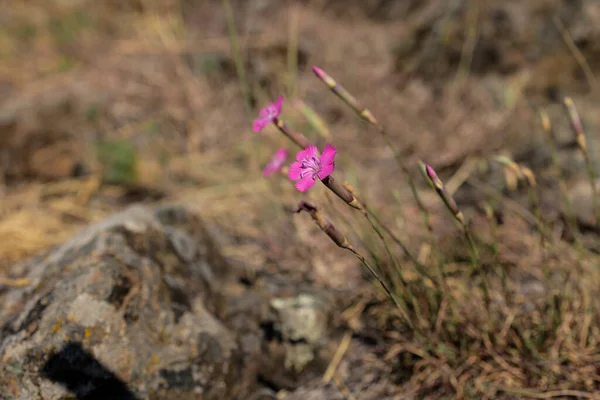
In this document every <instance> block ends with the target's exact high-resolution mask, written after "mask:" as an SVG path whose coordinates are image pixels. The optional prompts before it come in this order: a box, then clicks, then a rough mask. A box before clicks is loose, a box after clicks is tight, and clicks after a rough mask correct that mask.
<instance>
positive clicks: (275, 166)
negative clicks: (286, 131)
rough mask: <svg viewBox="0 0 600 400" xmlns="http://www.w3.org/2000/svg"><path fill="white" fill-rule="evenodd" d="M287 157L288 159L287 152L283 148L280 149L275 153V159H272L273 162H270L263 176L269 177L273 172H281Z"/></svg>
mask: <svg viewBox="0 0 600 400" xmlns="http://www.w3.org/2000/svg"><path fill="white" fill-rule="evenodd" d="M286 157H287V150H286V149H283V148H281V149H278V150H277V151H276V152H275V154H274V155H273V157H272V158H271V161H269V163H268V164H267V166H266V167H265V169H264V170H263V175H264V176H268V175H271V174H272V173H273V172H275V171H277V170H279V169H280V168H281V166H282V165H283V162H284V161H285V159H286Z"/></svg>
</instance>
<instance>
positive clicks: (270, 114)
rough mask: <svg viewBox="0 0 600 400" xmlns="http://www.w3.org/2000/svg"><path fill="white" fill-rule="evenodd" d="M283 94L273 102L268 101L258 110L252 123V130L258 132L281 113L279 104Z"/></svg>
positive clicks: (281, 101)
mask: <svg viewBox="0 0 600 400" xmlns="http://www.w3.org/2000/svg"><path fill="white" fill-rule="evenodd" d="M282 103H283V96H281V97H279V98H278V99H277V101H276V102H275V103H269V104H268V105H267V106H266V107H265V108H263V109H262V110H260V112H259V114H258V118H256V119H255V120H254V123H253V124H252V130H253V131H254V132H256V133H258V132H260V131H261V130H262V129H263V128H264V127H265V126H267V125H269V124H270V123H271V122H273V121H274V120H275V118H277V117H279V114H281V104H282Z"/></svg>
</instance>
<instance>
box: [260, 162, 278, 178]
mask: <svg viewBox="0 0 600 400" xmlns="http://www.w3.org/2000/svg"><path fill="white" fill-rule="evenodd" d="M277 169H278V168H277V167H276V166H274V165H273V164H268V165H267V166H266V167H265V169H263V171H262V174H263V176H269V175H271V174H272V173H273V172H275V171H277Z"/></svg>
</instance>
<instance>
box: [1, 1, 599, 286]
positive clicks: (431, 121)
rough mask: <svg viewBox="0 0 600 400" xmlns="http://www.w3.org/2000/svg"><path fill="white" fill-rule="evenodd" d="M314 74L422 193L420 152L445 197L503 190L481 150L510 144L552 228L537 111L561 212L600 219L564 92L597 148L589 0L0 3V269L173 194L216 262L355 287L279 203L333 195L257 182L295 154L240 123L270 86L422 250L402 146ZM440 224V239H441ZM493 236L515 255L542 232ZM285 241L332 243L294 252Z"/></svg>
mask: <svg viewBox="0 0 600 400" xmlns="http://www.w3.org/2000/svg"><path fill="white" fill-rule="evenodd" d="M313 65H318V66H320V67H321V68H323V69H324V70H326V71H327V72H328V73H329V74H330V75H331V76H333V77H334V78H335V79H336V80H337V81H338V82H340V83H341V84H343V85H344V86H345V87H346V88H347V89H348V90H349V91H350V92H352V93H353V94H354V95H356V97H357V98H358V99H360V101H361V102H362V103H363V104H365V105H366V106H367V107H368V108H369V109H370V110H371V111H372V112H373V113H374V114H375V115H376V116H377V118H378V119H379V120H380V121H381V122H382V123H383V124H384V125H385V126H387V127H388V131H389V134H390V137H391V139H392V141H393V142H394V144H395V145H396V146H397V147H398V148H399V149H400V150H401V154H402V155H403V157H404V159H405V161H406V163H407V164H408V165H409V167H410V168H411V170H412V171H413V172H414V175H415V179H417V180H418V181H419V185H420V187H421V186H422V188H425V185H424V183H423V184H422V183H421V180H420V179H419V178H420V177H419V176H418V173H417V169H416V165H417V162H418V161H419V160H421V159H422V160H425V161H426V162H428V163H429V164H431V165H432V166H434V167H435V168H436V170H437V171H438V173H439V174H440V175H441V176H442V177H443V178H444V179H449V180H450V181H449V182H450V183H451V185H453V186H454V188H455V189H458V188H459V187H462V185H463V183H464V181H465V179H466V178H464V177H463V178H461V176H462V175H461V174H464V173H466V174H467V175H469V174H474V175H476V176H478V178H479V180H480V181H482V182H485V183H488V184H490V185H493V186H494V187H495V188H497V189H498V190H500V191H504V193H507V192H506V190H508V189H510V188H507V183H506V182H505V176H504V175H503V174H502V171H501V170H493V169H489V168H483V167H482V168H480V167H479V166H478V165H477V163H476V162H474V161H473V160H475V159H477V158H480V157H490V156H492V155H496V154H500V153H502V154H507V155H510V156H511V157H512V158H513V159H514V160H515V161H517V162H520V163H523V164H524V165H526V166H528V167H529V168H531V169H532V170H533V172H534V173H535V174H536V176H537V177H538V180H539V183H540V186H541V191H542V203H543V204H542V205H543V209H544V210H546V211H547V212H548V213H549V214H548V215H549V217H548V218H550V219H552V218H556V219H560V218H561V217H560V215H559V214H560V212H559V211H558V209H559V208H560V207H559V205H558V201H559V200H558V196H557V195H556V185H554V184H553V182H554V181H553V179H554V175H553V174H552V171H551V166H552V163H551V155H550V153H549V151H548V149H547V146H546V143H547V141H546V138H545V137H544V132H543V131H542V129H541V125H540V122H539V114H538V113H539V111H540V109H545V110H546V111H547V112H548V114H549V115H550V118H551V120H552V123H553V126H554V129H555V133H556V136H557V141H558V145H559V148H560V160H559V161H560V165H561V167H562V168H563V171H564V173H565V179H566V182H567V186H568V188H569V189H570V191H569V192H570V193H571V195H572V196H573V199H572V200H573V201H574V202H575V205H576V206H575V208H574V211H575V213H576V214H577V217H578V218H579V220H580V221H584V222H585V221H589V220H590V219H591V218H592V216H591V205H590V204H591V193H590V191H589V184H588V183H587V180H586V179H587V178H586V175H585V168H584V165H583V161H582V159H581V157H580V155H579V153H578V151H577V148H576V145H575V142H574V136H573V134H572V132H571V131H570V128H569V125H568V120H567V117H566V116H565V114H564V110H563V106H562V104H561V102H562V99H563V97H564V96H571V97H572V98H573V99H574V100H575V103H576V104H577V107H578V109H579V112H580V114H581V115H582V118H583V120H584V124H585V127H586V132H587V135H588V142H589V143H588V145H589V149H590V154H591V155H592V160H594V159H598V158H600V157H599V156H600V152H599V150H600V141H599V139H600V138H599V137H598V134H597V127H598V122H599V120H598V119H599V118H600V113H598V112H597V111H596V106H597V104H598V103H597V101H598V90H597V89H598V83H597V80H596V75H597V73H598V69H599V68H600V2H598V1H594V0H588V1H586V0H530V1H522V0H397V1H394V0H391V1H390V0H360V1H355V0H298V1H293V0H288V1H281V0H106V1H91V0H39V1H38V0H26V1H10V0H0V195H1V197H0V199H1V200H0V274H8V273H10V267H11V266H12V265H14V264H15V263H16V262H17V261H19V260H23V259H25V258H27V257H30V256H32V255H35V254H38V253H39V252H40V251H43V250H45V249H49V248H51V247H52V246H53V245H55V244H58V243H61V242H62V241H64V240H65V239H66V238H68V237H70V236H72V235H73V234H74V233H75V232H77V231H79V230H80V229H81V228H83V227H85V226H87V225H89V224H90V223H93V222H96V221H99V220H101V219H103V218H104V217H106V216H108V215H110V214H113V213H114V212H116V211H118V210H120V209H122V208H124V207H126V206H128V205H130V204H134V203H149V204H155V203H159V202H170V201H177V202H184V203H186V204H188V205H189V207H191V208H192V209H193V210H196V211H197V212H198V213H199V214H200V215H201V217H203V218H205V219H209V220H211V221H217V222H218V223H219V225H220V226H221V227H222V229H223V230H224V231H226V235H225V236H226V237H227V238H228V239H227V240H226V242H227V243H226V244H223V252H224V253H225V254H226V255H227V256H228V257H229V258H230V259H232V260H234V261H235V260H237V261H238V262H239V263H241V264H243V265H244V268H248V269H250V270H251V271H254V272H253V273H256V271H258V270H260V269H261V268H264V267H265V265H272V264H273V265H274V264H277V267H276V268H279V269H278V271H280V272H281V271H286V270H287V271H294V273H301V274H305V277H304V278H305V279H306V280H307V281H309V282H312V281H314V282H318V283H319V284H322V285H325V286H331V287H338V288H348V287H352V286H353V285H358V280H356V279H355V280H353V279H352V278H351V277H358V276H359V275H360V273H359V272H357V271H359V270H358V269H357V268H355V267H352V268H350V267H348V265H352V266H355V264H356V262H355V261H354V260H353V259H352V258H351V256H348V257H347V258H345V255H344V254H341V253H335V252H331V248H332V244H331V243H329V242H325V241H324V240H321V239H322V236H320V235H321V234H320V233H315V232H316V231H315V227H314V226H312V224H311V222H310V221H304V219H298V218H294V219H292V218H291V217H290V216H289V214H288V213H287V212H286V210H287V209H288V208H289V207H290V206H293V205H294V204H297V202H298V201H299V200H300V199H301V198H306V197H308V198H309V199H311V198H312V199H315V198H317V199H319V201H321V203H324V204H329V203H326V202H327V201H328V200H330V199H326V198H325V197H323V196H324V195H323V194H322V193H317V192H320V191H318V190H313V191H311V193H309V194H307V195H306V196H303V197H301V196H300V195H299V193H298V192H296V191H295V190H294V188H293V186H292V185H290V184H289V181H288V180H287V179H284V178H282V177H280V176H271V177H267V178H265V177H263V176H262V175H261V170H262V168H263V167H264V165H265V164H266V163H267V162H268V161H269V159H270V157H271V155H272V154H273V152H274V151H275V150H276V149H277V148H279V147H287V148H288V149H289V150H290V152H291V154H294V153H295V149H294V148H293V147H292V146H291V145H290V143H288V142H287V141H286V139H285V138H284V137H282V136H281V135H280V134H279V133H278V132H277V131H276V129H275V128H274V127H272V126H270V127H268V128H266V129H265V130H264V131H263V132H262V133H260V134H255V133H253V132H252V129H251V124H252V120H253V119H254V118H255V117H256V115H257V113H258V110H259V109H260V108H262V107H264V106H265V105H266V104H267V103H269V102H271V101H274V100H275V99H276V98H277V97H278V96H281V95H283V96H285V97H286V101H285V102H284V105H283V115H282V117H283V118H284V120H285V121H286V122H287V123H288V124H289V125H290V126H292V127H293V129H296V130H301V131H303V132H305V133H306V135H307V136H309V137H310V138H311V139H312V140H315V141H316V142H317V143H318V144H319V147H321V146H322V145H323V144H324V143H326V142H331V143H334V144H335V145H336V147H337V148H338V157H337V158H336V161H337V171H338V172H336V173H337V174H339V175H340V176H343V179H346V180H348V181H349V182H350V183H351V184H353V185H354V186H355V187H356V188H358V190H359V192H360V193H361V194H362V195H363V196H364V198H365V199H367V201H368V202H369V204H371V205H374V206H376V207H378V209H379V210H380V212H381V215H382V216H384V217H385V218H386V220H388V221H390V224H391V226H392V227H393V228H394V229H397V231H398V232H401V235H402V237H403V238H405V239H406V240H407V241H408V242H409V243H411V245H412V246H413V247H415V246H416V245H415V243H419V241H420V240H421V238H422V235H424V231H423V228H422V227H420V226H417V225H418V224H420V221H421V220H420V216H419V214H418V210H417V208H416V206H415V205H414V203H413V202H412V200H411V196H410V192H409V191H408V189H407V185H406V183H405V181H404V179H399V171H398V168H397V166H396V164H395V162H394V158H393V154H392V153H391V152H390V151H389V149H388V148H387V147H386V146H385V142H384V141H382V140H381V139H380V137H379V136H378V135H377V132H376V131H375V130H373V129H371V128H369V127H368V126H366V125H365V124H364V123H363V122H362V121H360V120H358V118H357V117H356V115H355V114H354V113H353V112H352V110H350V109H349V108H348V107H346V106H345V105H344V104H343V103H342V102H341V101H340V100H339V99H338V98H336V97H335V96H334V95H332V94H331V93H329V92H328V90H327V88H326V87H325V86H324V85H323V84H322V83H321V82H319V81H318V80H317V79H316V78H315V76H314V75H313V73H312V72H311V67H312V66H313ZM299 99H301V100H302V102H298V101H297V100H299ZM303 105H305V106H308V107H310V108H311V109H312V110H315V111H316V112H318V113H319V115H320V116H321V118H322V121H323V123H324V124H326V126H325V127H321V130H319V129H318V127H316V126H315V124H314V121H312V122H313V123H311V120H309V119H307V118H306V114H303V113H302V110H303V108H302V107H303ZM290 162H291V160H290ZM593 165H594V168H596V171H597V172H600V171H598V165H597V164H593ZM465 169H466V172H465ZM459 171H460V174H459V173H458V172H459ZM508 186H510V185H508ZM472 189H473V188H472V187H470V186H468V185H467V186H466V187H464V190H463V188H461V190H458V191H457V193H456V198H457V201H458V202H459V203H460V204H461V205H466V206H473V208H477V207H478V204H479V202H480V200H481V199H482V198H483V194H482V193H481V192H479V191H475V190H472ZM430 195H431V198H430V197H427V196H428V195H424V196H425V197H426V200H427V203H428V204H429V205H430V206H431V207H432V208H433V209H436V210H442V211H443V208H442V207H443V205H441V204H440V202H439V200H437V199H436V198H435V195H434V194H433V193H431V194H430ZM319 196H320V197H319ZM439 214H442V212H440V213H439ZM444 217H445V216H444ZM307 219H308V218H307ZM441 221H442V222H439V221H438V222H436V220H435V219H434V222H436V223H437V224H438V225H436V226H438V228H439V229H438V230H437V232H438V234H439V235H440V236H444V234H445V233H447V232H449V231H453V230H454V227H453V226H452V225H451V224H450V225H449V224H448V223H447V221H448V220H447V219H446V220H445V221H446V222H445V223H444V222H443V221H444V220H443V219H442V220H441ZM592 224H593V223H592ZM343 226H346V225H343ZM346 228H347V226H346ZM347 229H348V228H347ZM506 229H507V231H506V232H505V233H506V242H505V244H506V246H508V247H509V249H510V252H509V253H510V257H512V259H511V260H512V262H514V263H515V264H519V263H520V262H522V260H523V259H528V258H527V257H528V252H527V250H526V246H527V243H529V242H528V241H531V240H533V239H531V237H528V238H525V236H519V235H521V234H523V235H526V233H525V232H523V227H522V226H521V225H518V224H517V225H516V227H514V228H506ZM510 229H513V230H510ZM357 230H358V228H357ZM347 232H348V231H347ZM511 233H512V235H511ZM514 233H519V235H516V236H515V235H514ZM584 233H585V232H584ZM349 234H350V233H349ZM561 235H563V233H561V232H559V233H558V236H561ZM564 235H565V236H568V233H564ZM595 238H596V236H591V237H590V238H589V240H588V243H589V248H590V249H594V248H595V251H598V248H597V247H598V246H597V244H595V243H597V240H596V239H595ZM298 242H302V243H303V244H304V245H306V246H312V247H316V248H318V249H321V250H323V251H322V252H321V253H319V252H318V251H315V252H314V255H311V257H310V260H307V257H308V256H307V255H306V254H307V253H306V252H302V251H300V250H299V248H298V247H295V244H296V243H298ZM452 243H455V242H452ZM440 246H441V248H442V250H444V249H445V248H444V246H443V244H441V245H440ZM452 248H453V247H452V245H448V248H447V250H448V251H451V250H452ZM340 254H341V255H340ZM274 260H275V261H274ZM349 268H350V269H349ZM332 271H333V272H332ZM335 272H339V274H336V273H335ZM282 273H283V272H282Z"/></svg>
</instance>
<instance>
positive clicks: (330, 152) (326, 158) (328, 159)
mask: <svg viewBox="0 0 600 400" xmlns="http://www.w3.org/2000/svg"><path fill="white" fill-rule="evenodd" d="M336 152H337V150H336V149H335V147H333V146H332V145H330V144H328V145H327V146H325V149H323V154H321V165H323V166H325V165H327V164H331V163H333V160H334V158H335V153H336Z"/></svg>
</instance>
